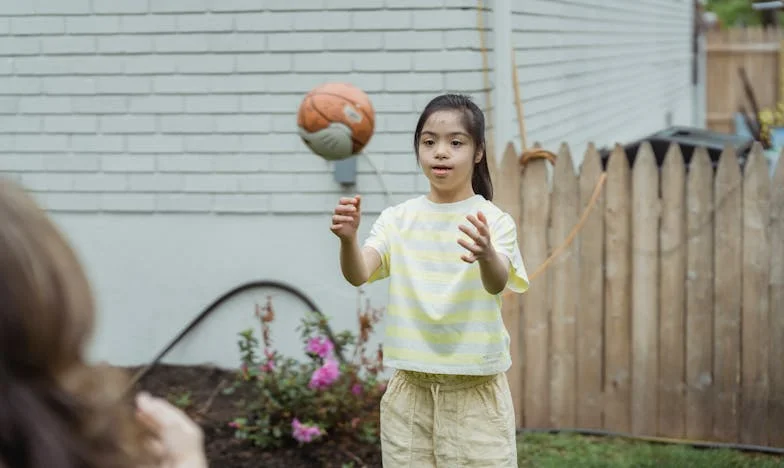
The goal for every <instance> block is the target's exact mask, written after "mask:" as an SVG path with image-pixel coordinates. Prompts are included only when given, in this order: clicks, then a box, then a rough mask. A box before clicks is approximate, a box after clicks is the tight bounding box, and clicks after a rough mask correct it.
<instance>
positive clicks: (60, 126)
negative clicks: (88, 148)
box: [43, 115, 98, 133]
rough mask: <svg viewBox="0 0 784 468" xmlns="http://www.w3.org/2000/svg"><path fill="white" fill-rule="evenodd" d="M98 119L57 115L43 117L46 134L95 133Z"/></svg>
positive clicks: (85, 116)
mask: <svg viewBox="0 0 784 468" xmlns="http://www.w3.org/2000/svg"><path fill="white" fill-rule="evenodd" d="M97 129H98V119H96V118H95V117H94V116H88V115H57V116H48V117H44V125H43V130H44V132H46V133H95V132H96V130H97Z"/></svg>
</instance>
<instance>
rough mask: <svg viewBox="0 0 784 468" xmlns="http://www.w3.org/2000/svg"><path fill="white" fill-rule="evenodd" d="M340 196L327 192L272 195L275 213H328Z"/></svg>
mask: <svg viewBox="0 0 784 468" xmlns="http://www.w3.org/2000/svg"><path fill="white" fill-rule="evenodd" d="M337 198H338V197H336V196H334V195H327V194H315V193H312V194H311V193H309V194H302V193H287V194H282V193H281V194H273V195H270V211H271V212H273V213H303V214H324V215H327V214H329V213H330V212H331V210H332V209H334V204H335V201H336V200H337Z"/></svg>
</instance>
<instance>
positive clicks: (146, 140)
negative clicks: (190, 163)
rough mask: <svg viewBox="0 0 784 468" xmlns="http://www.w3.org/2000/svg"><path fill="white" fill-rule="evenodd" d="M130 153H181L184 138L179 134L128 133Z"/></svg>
mask: <svg viewBox="0 0 784 468" xmlns="http://www.w3.org/2000/svg"><path fill="white" fill-rule="evenodd" d="M126 143H127V145H128V152H129V153H181V152H182V150H183V140H182V138H180V137H179V136H177V135H144V136H142V135H128V137H127V141H126Z"/></svg>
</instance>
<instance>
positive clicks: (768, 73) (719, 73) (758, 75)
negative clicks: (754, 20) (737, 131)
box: [706, 27, 784, 133]
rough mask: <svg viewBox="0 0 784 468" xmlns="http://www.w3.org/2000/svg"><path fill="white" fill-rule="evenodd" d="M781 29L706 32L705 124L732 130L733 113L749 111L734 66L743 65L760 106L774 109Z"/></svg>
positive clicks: (717, 128)
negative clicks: (743, 109)
mask: <svg viewBox="0 0 784 468" xmlns="http://www.w3.org/2000/svg"><path fill="white" fill-rule="evenodd" d="M783 37H784V34H783V33H782V30H781V29H767V30H766V29H762V28H759V27H750V28H733V29H724V30H716V31H709V32H708V33H707V37H706V49H707V59H706V60H707V63H706V75H707V76H706V80H707V81H706V99H707V126H708V128H709V129H711V130H715V131H719V132H730V133H734V124H733V114H734V113H735V112H738V110H739V108H740V106H743V107H744V108H745V109H746V110H747V111H748V112H750V113H751V112H752V108H751V103H750V102H749V101H748V100H747V99H746V94H745V91H744V89H743V82H742V81H741V78H740V75H739V73H738V69H739V68H740V67H743V68H745V70H746V74H747V76H748V79H749V82H750V83H751V87H752V89H753V90H754V94H755V96H756V100H757V103H758V105H759V107H760V109H764V108H770V109H774V108H775V107H776V103H777V102H778V101H779V99H783V98H784V96H782V95H781V87H782V86H780V79H781V78H780V76H779V75H780V68H781V67H782V66H784V64H783V63H781V53H782V50H781V41H782V38H783Z"/></svg>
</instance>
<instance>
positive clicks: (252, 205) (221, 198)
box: [213, 194, 270, 213]
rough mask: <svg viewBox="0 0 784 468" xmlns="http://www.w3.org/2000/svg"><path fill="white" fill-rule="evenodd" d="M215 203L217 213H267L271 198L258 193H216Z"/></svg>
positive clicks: (214, 207)
mask: <svg viewBox="0 0 784 468" xmlns="http://www.w3.org/2000/svg"><path fill="white" fill-rule="evenodd" d="M213 203H214V205H213V209H214V211H215V212H217V213H266V212H267V211H269V204H270V199H269V196H268V195H258V194H216V195H215V197H214V200H213Z"/></svg>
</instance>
